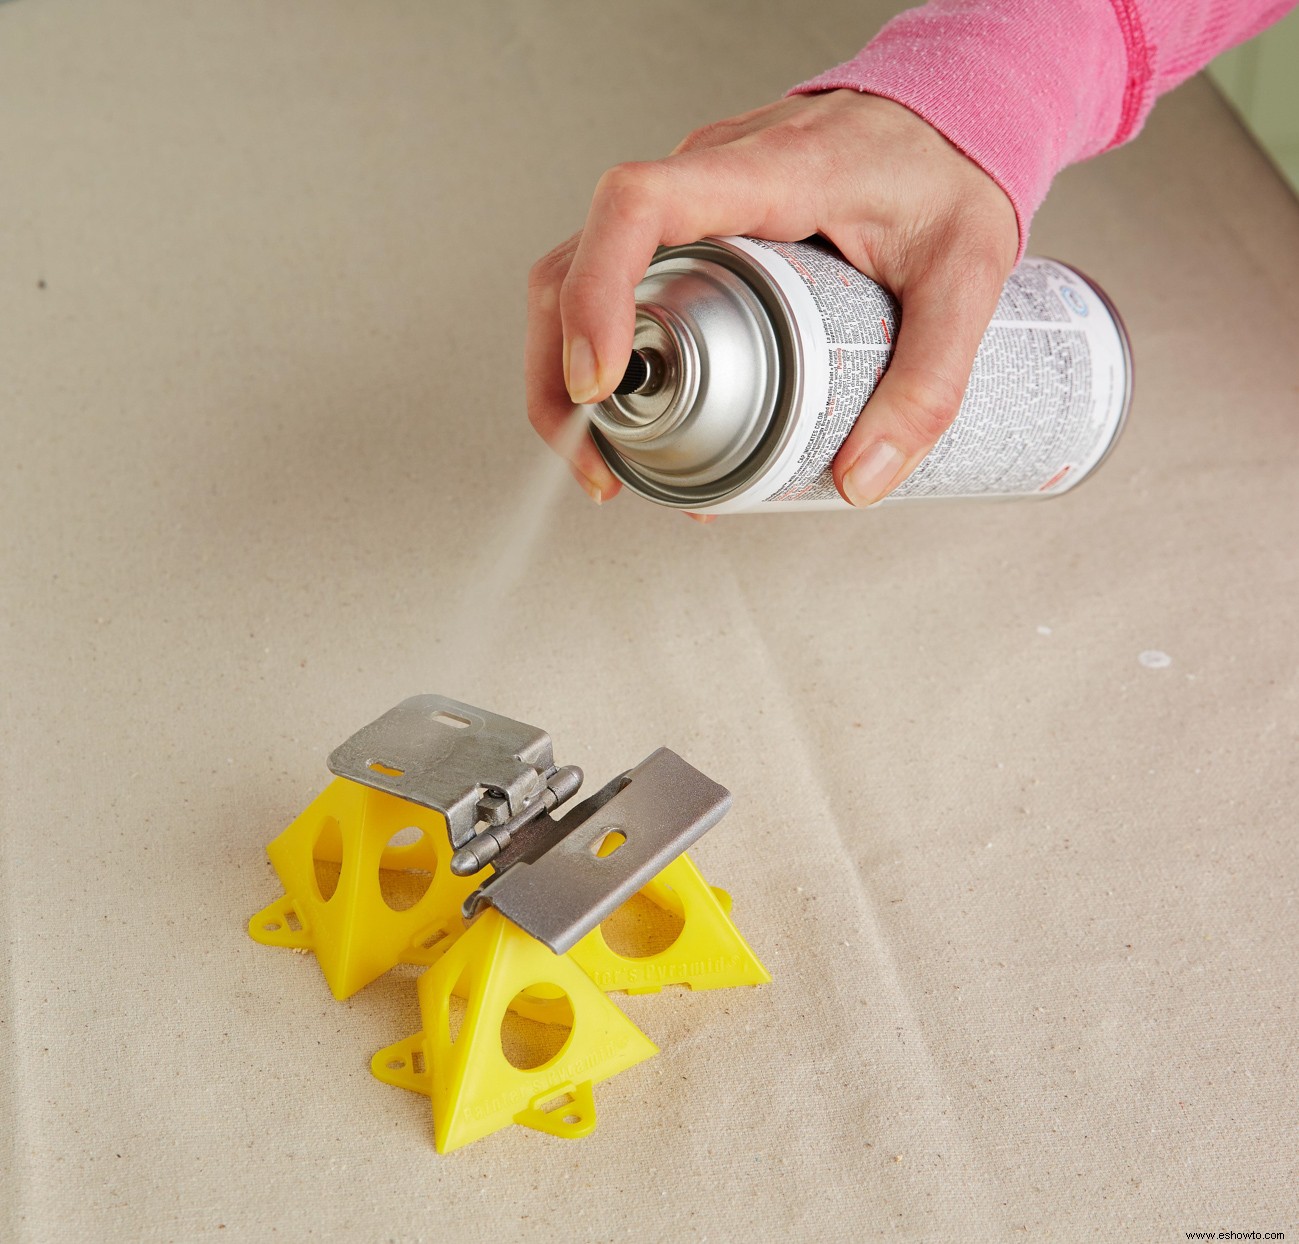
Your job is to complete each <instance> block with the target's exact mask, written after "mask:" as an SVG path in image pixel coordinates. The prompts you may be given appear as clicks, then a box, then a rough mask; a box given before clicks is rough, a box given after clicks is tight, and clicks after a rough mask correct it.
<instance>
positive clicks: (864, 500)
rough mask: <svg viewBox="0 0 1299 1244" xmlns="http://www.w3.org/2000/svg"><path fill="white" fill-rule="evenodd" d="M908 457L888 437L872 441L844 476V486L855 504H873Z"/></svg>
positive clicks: (885, 490)
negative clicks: (883, 439) (875, 441)
mask: <svg viewBox="0 0 1299 1244" xmlns="http://www.w3.org/2000/svg"><path fill="white" fill-rule="evenodd" d="M905 460H906V458H905V455H904V454H903V452H902V451H901V450H900V449H898V448H897V446H896V445H890V444H889V443H888V441H878V442H877V443H876V444H874V445H872V446H871V447H870V448H869V449H868V450H866V452H865V453H864V454H862V456H861V457H860V458H858V459H857V461H856V462H854V463H853V464H852V468H851V469H850V470H849V472H848V474H847V475H845V476H844V477H843V490H844V492H846V493H847V494H848V500H849V501H851V502H852V503H853V505H874V504H875V502H876V501H878V500H879V499H880V498H881V497H882V496H883V495H884V494H885V493H886V492H888V490H889V485H890V484H891V483H892V482H893V477H894V476H895V475H897V473H898V472H899V471H900V470H901V469H902V463H903V462H904V461H905Z"/></svg>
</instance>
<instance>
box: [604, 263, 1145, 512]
mask: <svg viewBox="0 0 1299 1244" xmlns="http://www.w3.org/2000/svg"><path fill="white" fill-rule="evenodd" d="M636 300H637V308H636V329H635V337H634V340H633V353H632V356H631V362H630V364H629V365H628V367H627V372H626V375H624V377H623V379H622V382H621V383H620V384H619V385H618V389H617V391H616V392H615V393H614V394H613V396H611V397H609V398H608V399H606V400H605V401H604V402H601V403H600V404H599V405H598V406H595V407H593V408H592V409H591V416H592V433H593V435H594V437H595V441H596V444H597V445H598V446H599V447H600V451H601V453H602V454H603V455H604V458H605V460H606V461H607V462H608V464H609V467H610V469H611V470H612V471H613V473H614V474H615V475H616V476H617V477H618V478H619V479H620V480H622V482H623V483H624V484H626V485H627V486H628V487H629V488H631V489H632V490H633V491H634V492H638V493H640V494H641V496H644V497H648V498H649V499H650V500H652V501H657V502H659V503H661V504H663V505H669V506H676V507H677V508H679V509H686V510H693V511H695V512H697V513H702V514H740V513H751V512H757V511H763V512H773V513H780V512H784V511H788V510H799V509H802V510H807V509H839V508H842V509H847V508H849V507H848V503H847V502H846V501H844V500H843V498H842V497H840V495H839V492H838V490H837V489H836V488H835V486H834V480H833V478H832V476H831V473H830V463H831V461H832V460H833V458H834V456H835V453H836V451H837V450H838V449H839V446H840V445H842V444H843V442H844V440H845V438H846V437H847V435H848V433H849V431H850V430H851V429H852V426H853V424H854V423H855V422H856V420H857V416H858V414H860V412H861V408H862V406H863V405H865V403H866V400H867V398H869V397H870V395H871V394H872V393H873V392H874V390H875V386H876V385H877V384H878V383H879V381H880V378H881V376H883V374H884V369H885V368H886V367H887V366H888V361H889V356H890V355H891V353H892V350H893V342H894V341H895V339H896V337H897V327H898V322H899V311H898V304H897V302H896V300H895V299H894V298H893V297H892V295H890V294H889V293H888V291H887V290H885V289H884V288H883V287H882V286H880V285H878V284H877V283H876V282H874V281H872V280H870V279H869V278H867V277H865V276H863V275H862V274H861V273H860V272H858V271H857V269H856V268H854V267H853V266H852V265H851V264H849V263H848V262H847V261H846V260H845V259H843V257H842V256H840V255H839V254H838V253H837V252H836V251H835V250H834V249H833V248H831V247H830V246H829V245H828V244H825V243H823V242H821V241H819V240H810V241H805V242H764V241H761V240H759V239H756V238H740V237H732V238H712V239H708V240H706V241H703V242H698V243H696V244H694V245H691V246H675V247H669V248H666V249H664V250H661V251H660V252H659V253H658V255H657V256H656V257H655V260H654V262H653V264H652V265H651V266H650V269H649V271H648V272H647V273H646V275H645V279H644V280H643V281H642V282H641V283H640V285H638V286H637V289H636ZM1131 397H1132V355H1131V350H1130V348H1129V345H1128V338H1127V333H1126V331H1125V330H1124V328H1123V324H1122V322H1121V321H1120V319H1119V317H1118V314H1117V312H1116V311H1115V310H1114V308H1113V306H1111V304H1110V302H1109V300H1108V299H1107V298H1106V297H1105V295H1104V294H1103V293H1102V292H1101V291H1100V290H1099V289H1097V288H1096V286H1095V285H1093V284H1092V283H1091V282H1090V281H1088V280H1087V279H1086V278H1085V277H1083V276H1082V275H1080V274H1079V273H1078V272H1076V271H1074V269H1072V268H1070V267H1067V266H1066V265H1065V264H1062V263H1057V262H1055V261H1054V260H1050V259H1031V258H1030V259H1025V260H1024V261H1023V262H1022V263H1021V264H1020V265H1019V267H1018V268H1017V269H1016V270H1015V272H1014V273H1013V274H1012V276H1011V278H1010V280H1009V281H1008V282H1007V284H1006V287H1005V290H1004V291H1003V293H1002V296H1001V301H1000V302H999V303H998V305H997V311H996V314H995V316H994V318H993V321H992V324H991V326H990V327H989V329H988V331H987V333H986V335H985V336H984V338H983V341H982V343H981V344H980V346H979V352H978V356H977V358H976V360H975V363H974V371H973V374H972V375H971V377H970V384H969V387H968V388H967V390H966V394H965V399H964V401H963V402H962V405H961V410H960V413H959V414H958V415H957V417H956V421H955V422H954V423H953V424H952V425H951V427H950V428H949V429H948V430H947V432H945V433H944V434H943V436H942V438H941V439H940V440H939V442H938V443H937V445H935V446H934V448H933V449H932V450H931V451H930V452H929V454H928V456H927V457H926V458H925V459H924V460H923V461H922V462H921V463H920V465H919V466H918V467H917V468H916V469H915V471H913V472H912V474H911V475H910V476H909V477H908V478H907V479H906V480H905V481H904V482H903V483H902V484H900V485H899V486H898V487H897V488H896V489H894V491H893V492H892V493H891V494H890V496H889V497H888V498H887V499H886V501H885V504H889V503H891V502H897V501H907V500H911V499H913V498H921V497H926V498H930V497H1052V496H1058V495H1059V494H1060V493H1062V492H1067V491H1068V490H1069V489H1070V488H1073V487H1075V486H1076V485H1077V484H1079V483H1080V482H1081V481H1082V480H1083V479H1085V478H1086V477H1087V476H1088V475H1090V474H1091V472H1092V471H1094V470H1095V469H1096V467H1097V466H1099V465H1100V463H1101V462H1102V461H1103V460H1104V458H1105V456H1106V455H1107V454H1108V453H1109V451H1110V448H1111V447H1112V446H1113V444H1114V441H1115V439H1116V438H1117V437H1118V434H1119V431H1120V430H1121V428H1122V427H1123V423H1124V420H1125V419H1126V417H1127V413H1128V406H1129V404H1130V402H1131Z"/></svg>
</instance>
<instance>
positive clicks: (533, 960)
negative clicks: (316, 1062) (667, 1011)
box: [370, 909, 658, 1153]
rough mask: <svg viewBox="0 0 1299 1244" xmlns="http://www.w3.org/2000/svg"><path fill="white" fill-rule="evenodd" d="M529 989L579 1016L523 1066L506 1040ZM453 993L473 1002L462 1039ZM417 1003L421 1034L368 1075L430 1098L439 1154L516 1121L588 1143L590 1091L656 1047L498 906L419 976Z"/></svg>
mask: <svg viewBox="0 0 1299 1244" xmlns="http://www.w3.org/2000/svg"><path fill="white" fill-rule="evenodd" d="M525 990H527V991H529V993H530V995H531V996H534V997H538V998H542V999H545V1000H546V1002H547V1005H549V1006H551V1007H554V1008H557V1009H558V1008H559V1007H561V1005H562V1007H563V1011H564V1014H565V1016H566V1017H571V1019H570V1023H571V1029H570V1030H569V1032H568V1035H567V1037H566V1038H563V1044H562V1046H561V1048H560V1049H559V1050H558V1052H557V1053H555V1054H554V1055H553V1056H552V1057H550V1058H549V1059H548V1060H547V1061H545V1062H542V1063H541V1064H540V1065H539V1066H534V1067H520V1066H519V1065H518V1060H517V1059H516V1060H513V1061H512V1060H511V1059H510V1058H509V1057H508V1056H507V1054H506V1051H505V1048H504V1046H503V1044H502V1032H501V1024H502V1021H503V1020H504V1019H505V1016H506V1012H507V1011H509V1010H511V1009H512V1003H513V1002H514V1001H515V1000H516V999H517V997H518V995H519V994H520V993H522V992H524V991H525ZM453 994H458V995H461V996H463V997H465V999H466V1003H465V1007H464V1017H463V1020H462V1022H461V1024H460V1027H459V1030H458V1031H457V1032H455V1033H454V1035H453V1032H452V1006H451V998H452V995H453ZM561 994H562V995H564V997H563V998H561V997H560V995H561ZM419 999H420V1013H421V1014H422V1015H423V1017H424V1030H423V1032H420V1033H417V1034H416V1035H415V1036H413V1037H410V1038H408V1039H407V1040H405V1041H399V1042H398V1043H397V1044H396V1045H390V1046H388V1047H387V1048H386V1049H382V1050H380V1051H379V1052H378V1053H377V1054H376V1055H375V1056H374V1058H373V1059H372V1060H371V1062H370V1069H371V1071H373V1073H374V1074H375V1075H376V1076H377V1077H378V1078H379V1079H380V1080H383V1081H384V1082H385V1083H388V1084H395V1085H397V1086H398V1087H400V1088H407V1089H413V1090H414V1091H416V1092H420V1093H427V1094H428V1095H429V1096H430V1097H431V1098H432V1103H433V1136H434V1140H435V1142H436V1144H437V1149H438V1152H439V1153H450V1152H451V1151H452V1150H453V1149H459V1148H460V1147H461V1146H462V1145H467V1144H468V1143H469V1142H470V1141H473V1140H478V1139H479V1138H480V1137H483V1136H487V1135H489V1134H490V1133H492V1132H495V1131H498V1130H499V1129H501V1128H503V1127H508V1126H509V1125H510V1124H511V1123H519V1124H522V1125H523V1126H524V1127H531V1128H535V1129H536V1130H538V1131H542V1132H548V1133H549V1134H551V1135H552V1136H563V1137H566V1138H574V1137H578V1136H585V1135H587V1134H588V1133H589V1132H591V1131H592V1130H593V1129H594V1128H595V1098H594V1096H593V1094H592V1092H591V1090H592V1086H593V1085H595V1084H598V1083H599V1082H600V1081H602V1080H607V1079H608V1078H609V1077H610V1076H612V1075H616V1074H617V1073H618V1072H619V1071H624V1070H626V1069H627V1068H628V1067H631V1066H634V1065H635V1064H636V1063H638V1062H641V1061H642V1060H643V1059H646V1058H649V1057H650V1056H651V1055H653V1054H656V1053H657V1052H658V1047H657V1046H655V1045H654V1043H653V1042H652V1041H650V1039H649V1038H648V1037H646V1036H645V1034H644V1033H642V1032H641V1031H640V1029H639V1028H637V1027H636V1025H635V1024H633V1023H632V1022H631V1020H629V1019H628V1018H627V1017H626V1016H625V1015H624V1014H623V1013H622V1012H621V1011H620V1010H619V1009H618V1008H617V1007H616V1006H615V1005H614V1004H613V1003H612V1002H611V1001H610V1000H609V999H608V998H607V997H605V995H604V994H603V993H601V992H600V990H599V989H597V988H596V987H595V986H594V985H593V984H592V983H591V981H590V979H589V978H588V977H587V976H586V974H585V973H584V972H583V971H582V970H581V969H580V968H578V967H577V966H576V965H575V964H574V963H573V962H571V960H569V959H568V957H567V956H564V955H556V954H555V953H554V952H553V951H551V950H549V949H548V948H547V947H546V946H543V945H542V944H541V943H540V942H539V941H537V940H536V939H535V938H533V937H531V936H529V934H527V933H525V932H524V931H523V930H522V929H520V928H518V927H517V926H516V925H514V924H511V923H510V922H509V921H508V920H506V919H505V917H504V916H502V915H501V914H500V913H499V912H498V911H495V910H492V909H489V910H487V911H485V912H484V913H483V914H482V915H481V916H479V917H478V919H477V920H475V921H474V923H473V924H472V925H471V926H470V928H469V930H468V931H467V932H466V933H465V934H464V935H463V936H462V937H460V938H459V940H458V941H457V942H456V943H455V945H454V946H452V947H451V948H450V949H449V950H448V951H447V952H446V954H445V955H443V957H442V958H441V959H439V960H438V962H437V963H436V964H434V965H433V967H431V968H430V969H429V970H428V971H427V972H425V973H424V975H423V976H421V977H420V981H419ZM561 1035H562V1034H561ZM421 1061H422V1065H421Z"/></svg>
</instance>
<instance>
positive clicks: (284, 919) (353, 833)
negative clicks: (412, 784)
mask: <svg viewBox="0 0 1299 1244" xmlns="http://www.w3.org/2000/svg"><path fill="white" fill-rule="evenodd" d="M411 827H413V828H414V829H416V830H419V831H420V833H419V836H418V838H417V839H416V840H415V841H412V842H402V843H399V844H398V845H391V840H392V839H393V838H395V837H397V836H398V835H400V834H401V831H403V830H407V829H409V828H411ZM266 854H267V855H268V856H270V860H271V863H272V864H273V865H274V866H275V871H276V873H277V874H278V875H279V878H280V881H281V883H282V884H283V886H284V890H285V893H284V896H283V897H282V898H279V899H277V900H276V901H275V902H274V903H272V904H271V905H270V906H269V907H267V908H265V909H264V910H262V911H260V912H258V913H257V915H255V916H254V917H253V918H252V920H250V921H249V923H248V932H249V934H250V936H251V937H252V938H253V939H254V940H255V941H258V942H263V943H265V944H266V945H268V946H289V947H292V948H294V949H300V950H305V949H309V950H313V951H315V954H316V958H317V960H319V962H320V970H321V971H322V972H323V973H324V976H325V980H326V981H327V982H328V984H329V988H330V991H331V992H332V993H333V995H334V997H335V998H340V999H341V998H350V997H351V996H352V994H354V993H356V991H357V990H358V989H360V988H361V987H362V986H364V985H368V984H369V983H370V982H371V981H372V980H374V979H375V978H376V977H379V976H382V975H383V973H385V972H386V971H388V970H389V969H390V968H392V967H393V966H395V965H396V964H398V963H417V964H425V965H427V964H431V963H435V962H436V961H437V960H438V959H439V958H441V956H442V955H443V954H444V953H445V952H446V951H447V949H448V948H449V947H450V946H451V945H452V944H453V942H454V941H455V939H456V938H457V937H458V936H459V935H460V933H461V932H462V931H463V929H464V921H463V920H462V919H461V916H460V905H461V904H462V903H463V902H464V900H465V898H466V897H467V896H468V895H469V893H470V892H471V891H473V890H474V889H476V888H477V887H478V885H479V884H481V882H482V875H481V874H479V875H478V876H477V877H457V876H456V875H455V874H454V873H452V871H451V869H450V866H449V865H450V859H451V844H450V843H449V842H448V840H447V832H446V821H445V820H444V819H443V817H442V815H441V813H438V812H434V811H432V810H431V809H429V808H425V807H423V806H421V805H419V804H414V803H410V802H408V801H407V800H405V799H399V798H397V797H396V796H395V795H389V794H386V793H385V792H383V791H378V790H374V789H372V788H371V787H368V786H362V785H360V784H359V783H357V782H349V781H347V780H346V779H344V778H335V779H334V780H333V781H332V782H331V783H330V784H329V785H328V786H327V787H326V788H325V789H324V790H323V791H322V792H321V793H320V794H319V795H318V796H316V798H315V799H314V800H313V801H312V802H311V804H310V805H309V806H308V807H307V809H306V811H304V812H303V813H302V815H301V816H299V817H298V818H297V820H295V821H294V822H293V824H292V825H290V826H289V827H288V828H287V829H286V830H285V831H284V832H283V833H282V834H280V836H279V837H278V838H276V839H275V840H274V841H273V842H271V844H270V845H269V846H268V847H267V848H266ZM318 863H323V864H325V865H331V864H332V865H337V867H336V868H332V869H330V868H325V869H318V867H317V864H318ZM381 870H382V872H381ZM403 874H404V876H403ZM322 877H323V878H325V879H326V883H325V884H323V885H322ZM390 881H391V882H395V883H403V882H404V884H394V885H391V886H390V885H389V884H388V883H389V882H390ZM424 886H426V887H427V888H424V889H423V893H422V894H420V893H419V890H420V889H421V888H422V887H424ZM295 925H296V926H297V927H294V926H295Z"/></svg>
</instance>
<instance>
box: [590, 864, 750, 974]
mask: <svg viewBox="0 0 1299 1244" xmlns="http://www.w3.org/2000/svg"><path fill="white" fill-rule="evenodd" d="M640 894H641V895H642V896H643V897H645V898H647V899H649V901H650V902H651V903H654V904H656V905H657V906H659V907H662V908H664V909H665V910H667V911H670V912H672V913H673V914H675V915H677V916H679V917H680V918H681V920H682V922H683V923H682V927H681V932H680V933H679V934H678V935H677V937H676V939H675V940H674V941H673V942H672V944H671V945H670V946H668V947H666V948H665V949H663V950H661V951H659V952H658V953H656V954H651V955H646V956H644V957H641V958H636V957H633V956H631V955H625V954H619V953H618V952H616V951H614V950H613V949H612V948H611V947H610V946H609V943H608V942H607V941H606V940H605V937H604V933H603V932H602V930H601V928H600V926H598V925H597V926H596V927H595V928H594V929H592V930H591V931H590V932H589V933H588V934H587V935H586V936H585V937H584V938H582V940H581V941H580V942H578V943H577V945H576V946H574V947H573V949H572V950H570V951H569V952H568V953H569V957H570V958H571V959H572V960H573V962H574V963H576V964H577V965H578V966H579V967H581V968H582V970H583V971H584V972H586V974H587V975H588V976H589V977H590V978H591V979H592V980H593V981H594V982H595V983H596V984H597V985H598V986H599V987H600V988H601V989H606V990H615V989H625V990H626V991H627V992H628V993H657V992H658V991H659V990H660V989H662V987H663V986H664V985H688V986H689V987H690V988H691V989H724V988H726V987H728V986H731V985H765V984H767V983H768V982H769V981H770V980H771V974H770V973H769V972H768V971H767V969H766V968H765V967H763V966H762V963H761V961H760V960H759V959H758V956H757V955H755V954H754V953H753V951H752V950H751V949H750V948H749V944H748V943H747V942H746V941H745V940H744V938H743V937H742V936H741V935H740V931H739V929H737V928H736V927H735V923H734V921H732V920H731V917H730V915H729V912H730V909H731V896H730V895H729V894H727V893H726V891H725V890H714V889H713V888H712V887H710V886H709V885H708V883H707V882H706V881H705V880H704V879H703V877H702V876H701V875H700V873H699V870H698V869H697V868H696V867H695V866H694V863H693V862H692V861H691V859H690V857H689V856H686V855H679V856H678V857H677V858H676V859H675V860H673V861H672V863H670V864H669V865H668V866H667V867H666V868H664V869H663V871H662V872H661V873H659V874H658V875H657V876H656V877H655V878H654V880H653V881H651V882H650V883H649V884H648V885H647V886H645V887H644V888H643V889H642V890H641V891H640Z"/></svg>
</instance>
